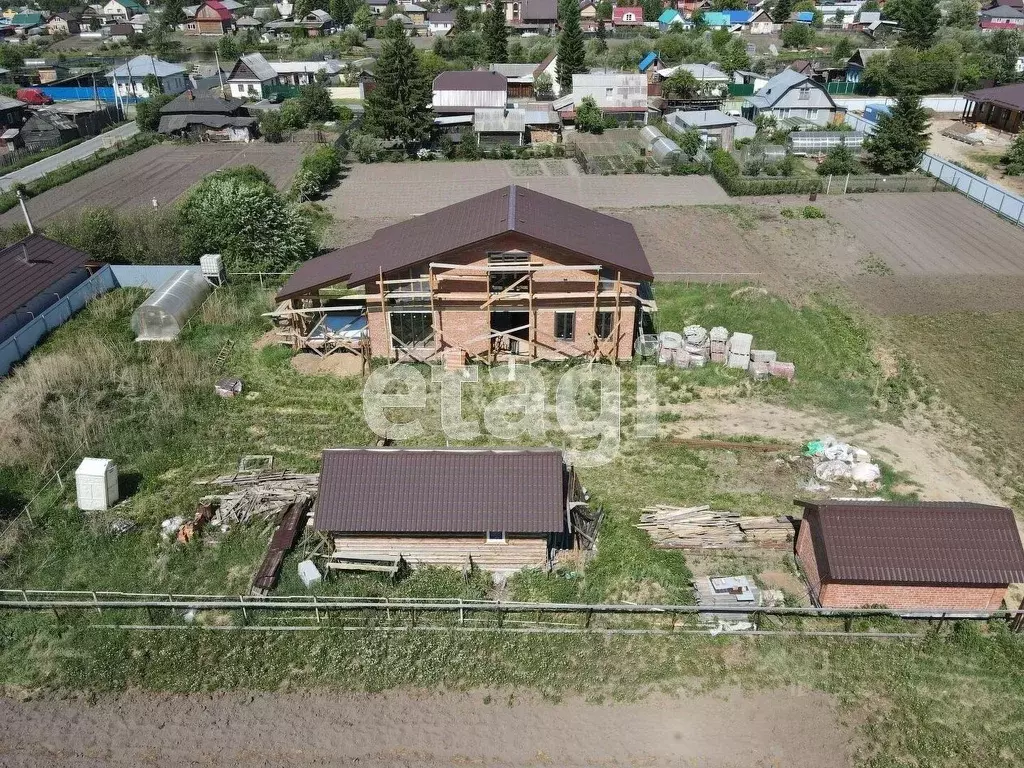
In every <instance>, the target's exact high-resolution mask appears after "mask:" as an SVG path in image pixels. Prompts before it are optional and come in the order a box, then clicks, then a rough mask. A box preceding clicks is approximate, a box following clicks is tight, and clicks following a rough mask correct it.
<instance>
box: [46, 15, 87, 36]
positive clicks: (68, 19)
mask: <svg viewBox="0 0 1024 768" xmlns="http://www.w3.org/2000/svg"><path fill="white" fill-rule="evenodd" d="M79 19H81V16H80V15H79V14H77V13H74V12H71V11H63V12H61V13H58V14H57V15H56V16H54V17H53V18H52V19H50V20H49V21H48V22H46V28H47V29H48V30H49V31H50V34H51V35H77V34H78V33H79V32H80V31H81V26H80V22H79Z"/></svg>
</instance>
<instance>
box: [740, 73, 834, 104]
mask: <svg viewBox="0 0 1024 768" xmlns="http://www.w3.org/2000/svg"><path fill="white" fill-rule="evenodd" d="M796 63H797V62H794V64H796ZM803 85H809V86H810V87H811V88H817V89H818V90H819V91H821V92H822V93H824V94H825V95H826V96H827V97H828V100H829V102H830V103H831V104H832V106H833V107H835V100H834V99H833V98H832V96H831V94H829V92H828V91H827V90H826V89H825V87H824V86H823V85H821V83H816V82H815V81H814V80H812V79H811V78H810V77H808V76H807V75H803V74H801V73H799V72H797V71H796V70H793V69H784V70H782V71H781V72H779V74H777V75H775V76H774V77H773V78H772V79H771V80H769V81H768V82H767V83H765V84H764V85H762V86H761V87H760V88H759V89H758V90H757V93H755V94H754V95H753V96H751V97H749V98H748V99H747V102H748V103H750V104H753V105H754V106H756V107H758V108H759V109H768V108H770V107H772V106H774V105H775V104H778V102H779V101H780V100H781V99H782V97H783V96H785V95H786V94H787V93H789V92H790V91H791V90H793V89H794V88H797V87H800V86H803Z"/></svg>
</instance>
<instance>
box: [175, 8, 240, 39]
mask: <svg viewBox="0 0 1024 768" xmlns="http://www.w3.org/2000/svg"><path fill="white" fill-rule="evenodd" d="M233 27H234V18H233V17H232V15H231V11H229V10H228V9H227V8H225V7H224V6H223V5H222V4H221V3H220V0H206V2H204V3H203V4H201V5H200V6H199V7H198V8H197V9H196V15H195V17H193V18H192V19H189V21H188V23H187V24H186V25H185V34H186V35H211V36H218V35H225V34H227V33H228V32H230V31H231V29H232V28H233Z"/></svg>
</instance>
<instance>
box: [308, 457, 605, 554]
mask: <svg viewBox="0 0 1024 768" xmlns="http://www.w3.org/2000/svg"><path fill="white" fill-rule="evenodd" d="M584 495H585V491H584V490H583V488H582V486H580V484H579V482H578V481H577V479H576V476H575V474H574V472H573V470H572V468H571V467H569V466H567V465H566V464H565V462H564V461H563V458H562V452H561V451H559V450H554V449H550V448H534V449H519V448H513V449H490V448H424V449H419V448H334V449H330V450H327V451H324V454H323V467H322V471H321V473H320V488H319V492H318V494H317V501H316V508H315V511H314V516H313V527H314V530H316V531H319V532H321V533H322V534H323V535H324V536H325V537H326V538H327V539H328V540H329V543H330V544H331V547H330V548H331V550H332V552H331V555H330V558H329V559H328V561H327V567H328V568H329V569H332V570H371V571H390V572H392V573H393V572H394V571H395V570H397V568H398V564H399V562H405V563H406V564H407V565H409V566H411V567H417V566H422V565H432V566H450V567H455V568H470V567H477V568H481V569H483V570H486V571H491V572H494V573H506V574H507V573H512V572H514V571H517V570H519V569H521V568H527V567H544V566H546V565H548V564H549V563H550V559H551V556H552V553H553V552H554V551H555V550H558V549H576V548H590V547H591V546H592V545H593V539H594V536H595V535H596V528H597V525H598V523H599V522H600V515H599V514H598V515H593V514H591V513H590V511H589V509H588V507H587V505H586V503H585V502H584V501H583V500H582V499H583V496H584Z"/></svg>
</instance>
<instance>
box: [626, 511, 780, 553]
mask: <svg viewBox="0 0 1024 768" xmlns="http://www.w3.org/2000/svg"><path fill="white" fill-rule="evenodd" d="M637 528H639V529H640V530H642V531H646V532H647V534H648V535H649V536H650V537H651V539H652V540H653V541H654V545H655V546H656V547H659V548H662V549H753V548H779V549H785V548H787V547H788V545H789V542H791V541H792V540H793V522H792V520H791V519H790V518H788V517H786V516H780V517H743V516H741V515H739V514H738V513H736V512H728V511H721V510H713V509H711V506H710V505H708V504H704V505H702V506H699V507H671V506H667V505H665V504H658V505H656V506H654V507H647V508H645V509H644V510H643V511H642V514H641V515H640V522H639V524H638V525H637Z"/></svg>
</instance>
